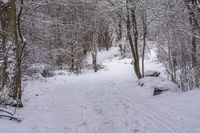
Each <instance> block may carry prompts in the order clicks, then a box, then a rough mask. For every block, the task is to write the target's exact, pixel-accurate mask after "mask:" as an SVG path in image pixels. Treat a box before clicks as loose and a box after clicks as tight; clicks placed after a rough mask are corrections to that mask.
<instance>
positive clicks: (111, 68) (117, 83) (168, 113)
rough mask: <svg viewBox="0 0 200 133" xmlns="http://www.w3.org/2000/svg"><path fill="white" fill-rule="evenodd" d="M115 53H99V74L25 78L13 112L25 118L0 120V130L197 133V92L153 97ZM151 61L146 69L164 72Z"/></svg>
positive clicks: (127, 61) (0, 132)
mask: <svg viewBox="0 0 200 133" xmlns="http://www.w3.org/2000/svg"><path fill="white" fill-rule="evenodd" d="M117 53H118V52H117V48H113V49H111V51H109V52H101V53H100V54H99V57H100V59H99V62H101V63H102V64H103V65H104V66H105V67H106V69H104V70H101V71H99V72H97V73H85V74H82V75H79V76H76V75H58V76H54V77H52V78H49V79H48V80H47V81H45V80H41V81H39V80H37V81H29V82H28V83H27V86H26V88H25V92H24V105H25V107H24V108H23V109H20V110H18V111H17V115H18V116H19V117H21V118H23V121H22V122H21V123H15V122H13V121H9V120H5V119H0V133H13V132H15V133H200V111H199V110H200V102H199V101H200V90H193V91H190V92H187V93H173V92H165V93H164V94H161V95H159V96H152V90H151V89H149V88H148V87H139V86H138V85H137V79H136V76H135V75H134V71H133V67H132V66H131V64H130V63H131V60H130V59H123V60H120V59H119V58H118V57H115V56H114V55H115V54H117ZM152 56H153V54H152ZM154 56H155V55H154ZM154 59H155V58H154V57H152V58H151V59H150V60H149V61H146V62H145V63H146V66H147V69H146V70H153V69H154V70H160V71H162V70H163V68H162V65H161V64H159V63H156V62H154V61H153V60H154Z"/></svg>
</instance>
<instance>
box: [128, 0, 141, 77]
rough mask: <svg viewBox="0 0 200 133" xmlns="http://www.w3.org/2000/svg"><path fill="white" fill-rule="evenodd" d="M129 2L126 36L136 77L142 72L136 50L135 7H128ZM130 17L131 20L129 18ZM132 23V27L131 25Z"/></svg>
mask: <svg viewBox="0 0 200 133" xmlns="http://www.w3.org/2000/svg"><path fill="white" fill-rule="evenodd" d="M128 4H130V3H129V1H127V22H126V27H127V36H128V40H129V43H130V47H131V52H132V55H133V58H134V61H133V66H134V70H135V74H136V76H137V77H138V79H141V78H142V74H141V72H140V58H139V52H138V30H137V21H136V15H135V9H134V8H133V7H131V9H130V8H129V7H128V6H129V5H128ZM130 17H131V20H132V21H131V20H130ZM131 25H132V27H131ZM131 28H132V31H133V34H134V43H133V39H132V35H131Z"/></svg>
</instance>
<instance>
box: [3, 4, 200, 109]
mask: <svg viewBox="0 0 200 133" xmlns="http://www.w3.org/2000/svg"><path fill="white" fill-rule="evenodd" d="M149 42H153V47H156V53H157V58H158V60H159V62H160V63H162V65H163V67H164V69H165V72H166V73H167V78H168V80H169V81H172V82H173V83H175V84H177V86H178V87H179V88H180V89H181V91H183V92H187V91H189V90H193V89H194V88H198V87H200V69H199V68H200V0H0V44H1V45H0V73H1V74H0V105H1V107H3V108H4V107H8V106H9V107H10V106H12V107H16V108H20V107H23V100H22V99H23V98H22V97H25V95H26V94H24V93H23V92H24V90H25V89H26V86H25V85H24V84H23V83H24V82H26V81H27V80H29V79H30V78H37V77H36V76H35V75H36V73H39V75H40V76H42V77H44V78H48V77H52V76H54V75H55V73H54V71H57V70H64V71H67V72H69V73H74V74H76V75H81V74H83V73H84V71H85V70H93V71H94V72H98V71H99V70H101V69H103V67H104V66H102V65H101V64H99V63H98V54H99V53H101V52H102V51H107V52H109V50H110V49H111V48H112V47H117V48H118V49H119V51H120V55H119V56H120V59H124V58H127V57H129V58H131V60H132V62H131V64H130V65H132V71H133V72H134V73H135V75H136V77H137V79H142V78H143V77H144V76H145V68H148V66H147V65H145V59H146V58H148V54H149V52H150V49H151V46H149ZM88 56H91V59H92V60H91V62H87V61H86V59H87V57H88Z"/></svg>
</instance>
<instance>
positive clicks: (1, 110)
mask: <svg viewBox="0 0 200 133" xmlns="http://www.w3.org/2000/svg"><path fill="white" fill-rule="evenodd" d="M0 112H4V113H7V114H9V115H12V116H13V114H12V113H10V112H8V111H6V110H3V109H0Z"/></svg>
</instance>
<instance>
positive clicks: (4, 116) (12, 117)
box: [0, 115, 22, 122]
mask: <svg viewBox="0 0 200 133" xmlns="http://www.w3.org/2000/svg"><path fill="white" fill-rule="evenodd" d="M0 118H8V119H9V120H14V121H16V122H21V121H22V120H21V119H18V118H17V117H14V116H10V115H0Z"/></svg>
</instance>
